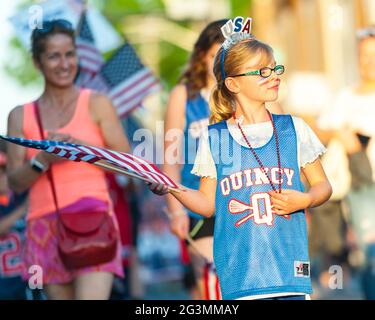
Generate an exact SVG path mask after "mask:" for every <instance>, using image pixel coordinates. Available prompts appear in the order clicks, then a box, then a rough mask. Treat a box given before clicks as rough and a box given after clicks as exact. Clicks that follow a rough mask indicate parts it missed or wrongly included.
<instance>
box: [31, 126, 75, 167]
mask: <svg viewBox="0 0 375 320" xmlns="http://www.w3.org/2000/svg"><path fill="white" fill-rule="evenodd" d="M46 139H47V140H53V141H62V142H68V143H77V144H82V143H81V142H80V141H79V140H78V139H75V138H73V137H72V136H71V135H70V134H68V133H59V132H53V131H49V132H48V135H47V137H46ZM37 160H38V161H41V162H42V163H43V164H45V165H48V166H49V165H51V164H53V163H58V162H62V161H65V160H66V159H64V158H62V157H59V156H55V155H54V154H52V153H48V152H44V151H42V152H40V153H39V154H38V155H37Z"/></svg>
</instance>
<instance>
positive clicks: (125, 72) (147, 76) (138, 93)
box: [87, 43, 161, 117]
mask: <svg viewBox="0 0 375 320" xmlns="http://www.w3.org/2000/svg"><path fill="white" fill-rule="evenodd" d="M87 86H88V87H89V88H92V89H95V90H98V91H100V92H103V93H107V94H108V96H109V98H111V100H112V102H113V104H114V105H115V107H116V109H117V113H118V115H119V116H120V117H123V116H125V115H126V114H128V113H129V112H131V111H132V110H134V109H135V108H137V107H139V106H140V105H141V104H142V100H143V99H144V98H145V97H146V96H147V95H149V94H150V93H152V92H156V91H158V90H160V88H161V85H160V82H159V80H158V79H156V78H155V76H154V75H153V74H152V72H151V71H150V70H149V69H148V68H146V67H145V66H144V65H143V64H142V62H141V61H140V59H139V58H138V56H137V54H136V52H135V50H134V48H133V47H132V46H131V45H130V44H129V43H126V44H124V45H123V46H122V47H120V48H119V49H118V50H117V52H116V53H115V54H114V55H113V56H112V57H111V59H109V60H108V61H107V62H106V63H105V65H104V66H103V67H102V68H101V70H100V72H99V73H98V75H97V76H96V77H95V78H94V79H92V80H91V81H89V83H88V84H87Z"/></svg>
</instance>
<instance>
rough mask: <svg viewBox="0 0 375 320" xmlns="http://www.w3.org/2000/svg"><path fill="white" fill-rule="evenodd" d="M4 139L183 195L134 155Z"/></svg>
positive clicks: (78, 145)
mask: <svg viewBox="0 0 375 320" xmlns="http://www.w3.org/2000/svg"><path fill="white" fill-rule="evenodd" d="M0 138H1V139H3V140H6V141H9V142H12V143H15V144H18V145H21V146H23V147H28V148H34V149H39V150H43V151H45V152H48V153H52V154H54V155H56V156H59V157H63V158H65V159H68V160H71V161H76V162H79V161H84V162H88V163H91V164H94V165H97V166H99V167H102V168H105V169H108V170H110V171H114V172H116V173H121V174H125V175H128V176H131V177H134V178H137V179H141V180H144V181H146V182H150V183H157V184H162V185H165V186H166V187H168V189H169V190H171V191H175V192H178V191H180V188H179V187H178V185H177V184H176V183H175V182H173V181H172V180H171V179H170V178H169V177H168V176H166V175H165V174H164V173H163V172H161V171H160V170H159V169H158V168H157V167H156V165H154V164H152V163H149V162H147V161H146V160H144V159H142V158H140V157H136V156H134V155H132V154H128V153H125V152H119V151H113V150H108V149H104V148H99V147H93V146H85V145H80V144H73V143H67V142H61V141H52V140H40V141H37V140H28V139H23V138H15V137H7V136H2V135H0Z"/></svg>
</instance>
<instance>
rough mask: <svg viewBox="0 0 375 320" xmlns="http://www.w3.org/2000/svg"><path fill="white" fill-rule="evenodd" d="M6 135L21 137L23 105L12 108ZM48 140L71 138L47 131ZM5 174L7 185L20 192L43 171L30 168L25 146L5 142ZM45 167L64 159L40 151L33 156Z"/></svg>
mask: <svg viewBox="0 0 375 320" xmlns="http://www.w3.org/2000/svg"><path fill="white" fill-rule="evenodd" d="M7 135H8V136H11V137H18V138H23V137H24V136H23V107H22V106H18V107H16V108H14V109H13V110H12V111H11V112H10V113H9V116H8V133H7ZM46 138H47V139H50V140H58V141H65V142H72V141H73V139H72V137H71V136H70V135H68V134H62V133H53V132H51V133H49V134H48V136H47V137H46ZM7 157H8V161H7V176H8V182H9V187H10V189H11V190H13V191H14V192H16V193H22V192H24V191H26V190H28V189H29V188H30V187H31V186H32V185H33V184H34V183H35V181H36V180H38V178H39V177H40V175H41V174H42V173H43V172H39V171H36V170H34V169H33V168H32V166H31V162H30V161H25V159H26V148H25V147H22V146H19V145H16V144H14V143H8V144H7ZM34 159H35V160H36V161H38V162H39V163H41V164H42V165H43V166H44V167H45V168H46V169H47V168H49V166H50V165H51V164H52V163H55V162H60V161H64V159H62V158H60V157H57V156H55V155H53V154H50V153H47V152H44V151H40V152H38V153H37V154H36V156H35V157H34Z"/></svg>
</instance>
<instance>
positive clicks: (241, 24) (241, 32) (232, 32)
mask: <svg viewBox="0 0 375 320" xmlns="http://www.w3.org/2000/svg"><path fill="white" fill-rule="evenodd" d="M251 24H252V19H251V18H246V19H245V18H243V17H236V18H234V19H232V20H228V21H227V23H226V24H225V25H224V26H222V27H221V32H222V34H223V36H224V38H225V41H224V42H223V44H222V45H221V47H222V51H221V56H220V68H221V77H222V80H223V81H224V80H225V78H226V74H225V70H224V60H225V54H226V51H228V50H229V49H230V48H232V47H233V46H234V45H235V44H237V43H239V42H241V41H244V40H251V39H254V36H253V35H252V34H251Z"/></svg>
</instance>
